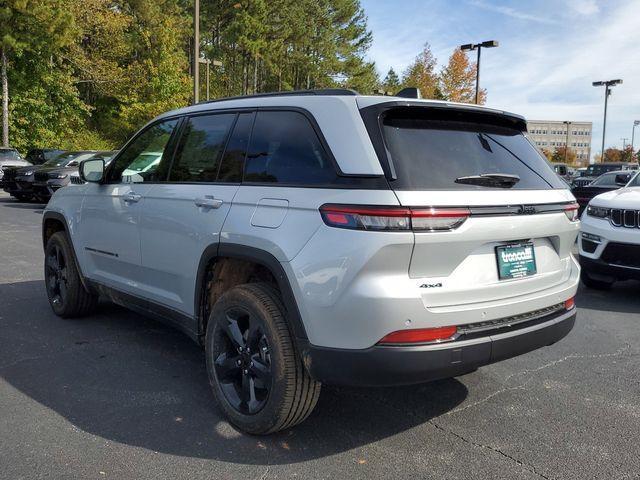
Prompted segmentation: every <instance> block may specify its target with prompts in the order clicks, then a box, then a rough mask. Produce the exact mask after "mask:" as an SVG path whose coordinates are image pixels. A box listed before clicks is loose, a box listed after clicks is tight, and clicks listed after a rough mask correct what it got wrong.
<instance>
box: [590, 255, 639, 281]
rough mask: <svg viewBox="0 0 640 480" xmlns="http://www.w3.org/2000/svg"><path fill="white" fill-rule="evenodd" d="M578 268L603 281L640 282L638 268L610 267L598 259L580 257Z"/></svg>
mask: <svg viewBox="0 0 640 480" xmlns="http://www.w3.org/2000/svg"><path fill="white" fill-rule="evenodd" d="M580 266H581V267H582V268H583V269H584V270H585V271H586V272H588V273H589V274H592V275H593V274H595V275H596V276H600V277H604V279H605V280H640V268H635V267H625V266H623V265H611V264H609V263H607V262H605V261H604V260H600V259H599V258H588V257H585V256H583V255H580Z"/></svg>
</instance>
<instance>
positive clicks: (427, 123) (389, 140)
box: [382, 108, 567, 190]
mask: <svg viewBox="0 0 640 480" xmlns="http://www.w3.org/2000/svg"><path fill="white" fill-rule="evenodd" d="M382 130H383V135H384V140H385V144H386V147H387V149H388V151H389V154H390V156H391V159H392V162H393V166H394V168H395V171H396V175H397V180H393V181H392V182H391V186H392V187H393V188H394V189H398V190H486V189H488V188H492V187H486V186H478V185H469V184H466V183H458V182H456V180H457V179H458V180H459V179H461V178H462V177H468V176H474V175H483V174H505V175H517V176H518V177H520V181H518V182H517V183H516V184H515V185H514V186H512V187H511V188H512V189H549V188H567V186H566V184H564V183H563V182H562V181H561V180H560V179H559V178H558V176H557V175H556V174H555V173H554V171H553V169H552V168H551V166H550V165H549V164H548V163H547V161H546V159H544V158H543V157H542V156H541V154H540V153H539V152H538V151H537V150H536V149H535V147H534V146H533V145H531V143H530V142H529V140H527V139H526V138H525V136H524V135H523V134H522V132H520V131H519V130H516V129H512V128H508V127H504V126H498V125H491V124H484V123H471V122H468V123H467V122H465V121H454V120H448V119H447V120H439V119H437V118H434V117H433V114H430V113H428V112H427V109H419V108H410V109H398V110H392V111H390V112H387V113H386V114H385V115H384V117H383V120H382ZM493 188H495V187H493Z"/></svg>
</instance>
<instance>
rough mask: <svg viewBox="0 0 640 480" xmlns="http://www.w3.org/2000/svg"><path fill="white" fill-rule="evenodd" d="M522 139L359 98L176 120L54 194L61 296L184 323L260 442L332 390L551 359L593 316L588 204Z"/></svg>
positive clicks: (434, 104)
mask: <svg viewBox="0 0 640 480" xmlns="http://www.w3.org/2000/svg"><path fill="white" fill-rule="evenodd" d="M525 130H526V122H525V119H524V118H523V117H521V116H518V115H514V114H510V113H505V112H502V111H497V110H493V109H488V108H485V107H481V106H477V105H457V104H449V103H446V102H438V101H432V100H417V99H411V98H406V97H385V96H371V97H369V96H360V95H357V94H355V92H353V91H350V90H327V91H309V92H293V93H284V94H267V95H256V96H249V97H242V98H235V99H226V100H222V101H216V102H207V103H201V104H197V105H194V106H191V107H186V108H182V109H179V110H175V111H172V112H169V113H166V114H164V115H161V116H160V117H158V118H156V119H155V120H153V121H152V122H151V123H149V124H148V125H147V126H145V127H144V128H143V129H142V130H141V131H140V132H139V133H138V134H136V135H135V136H134V137H133V139H131V140H130V141H129V142H128V143H127V144H126V145H125V147H124V148H123V149H122V150H121V151H120V152H119V153H118V155H117V156H116V157H115V158H114V160H113V161H112V162H111V164H110V165H109V166H108V167H106V168H105V167H104V162H103V161H102V160H86V161H84V162H82V163H81V165H80V176H81V178H82V179H83V180H86V181H88V182H89V183H87V184H85V185H78V186H76V187H74V188H63V189H60V190H58V191H57V192H56V193H55V194H54V195H53V197H52V198H51V201H50V202H49V204H48V205H47V207H46V209H45V212H44V214H43V242H44V250H45V275H44V277H45V282H46V291H47V295H48V298H49V303H50V305H51V308H52V309H53V311H54V312H55V313H56V314H57V315H59V316H61V317H75V316H82V315H86V314H88V313H89V312H91V311H92V310H93V309H94V308H95V307H96V305H97V299H98V294H102V295H104V296H105V297H106V298H109V299H111V300H113V301H114V302H116V303H119V304H121V305H125V306H128V307H129V308H132V309H134V310H136V311H138V312H141V313H144V314H147V315H153V316H155V317H157V318H159V319H163V320H165V321H167V322H169V323H172V324H173V325H176V326H177V327H179V328H181V329H182V330H183V331H185V332H186V333H187V334H188V335H190V336H191V337H192V338H193V339H195V340H196V341H197V342H199V343H200V344H202V345H203V346H204V349H205V354H206V355H205V357H206V364H207V371H208V375H209V380H210V383H211V385H212V389H213V394H214V396H215V398H216V399H217V401H218V403H219V405H220V408H221V409H222V411H223V412H224V413H225V414H226V416H227V418H228V419H229V420H230V421H231V422H232V423H233V424H235V425H237V426H238V427H239V428H241V429H243V430H245V431H247V432H251V433H256V434H265V433H270V432H274V431H278V430H281V429H285V428H289V427H291V426H293V425H295V424H297V423H299V422H301V421H303V420H304V419H305V418H306V417H307V416H308V415H309V413H310V412H311V411H312V410H313V408H314V406H315V404H316V402H317V399H318V396H319V394H320V388H321V384H322V383H326V384H337V385H361V386H365V385H366V386H372V385H405V384H412V383H420V382H426V381H431V380H434V379H438V378H445V377H451V376H457V375H461V374H464V373H467V372H470V371H472V370H474V369H476V368H478V367H480V366H482V365H486V364H489V363H492V362H497V361H500V360H503V359H506V358H510V357H513V356H515V355H520V354H523V353H525V352H528V351H531V350H533V349H536V348H540V347H543V346H546V345H550V344H552V343H554V342H556V341H558V340H559V339H561V338H563V337H564V336H565V335H567V334H568V333H569V331H570V330H571V329H572V328H573V325H574V321H575V317H576V310H575V307H574V302H573V298H574V295H575V293H576V289H577V284H578V281H579V280H578V279H579V266H578V263H577V261H576V260H575V259H574V258H573V256H572V254H571V248H572V246H573V244H574V242H575V239H576V236H577V234H578V229H579V222H578V217H577V209H578V205H577V203H575V199H574V198H573V196H572V195H571V192H570V191H569V190H568V189H567V188H566V185H565V184H564V183H563V182H562V181H561V180H560V179H559V178H558V177H557V175H556V174H555V173H554V171H553V169H551V167H550V166H549V164H548V163H547V161H546V159H545V158H544V157H543V156H542V155H541V154H540V153H539V152H538V151H537V150H536V149H535V147H534V146H532V145H531V143H529V142H528V141H527V139H526V138H525V137H524V135H523V132H524V131H525ZM158 153H161V156H160V161H159V162H157V163H155V164H154V166H153V168H149V169H146V171H144V173H143V174H139V173H134V174H129V173H125V172H130V171H131V170H137V169H138V168H137V165H139V163H140V161H141V158H143V157H148V156H149V155H150V154H153V155H157V154H158ZM134 166H135V167H136V168H133V167H134Z"/></svg>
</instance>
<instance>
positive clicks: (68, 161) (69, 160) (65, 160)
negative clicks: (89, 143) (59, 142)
mask: <svg viewBox="0 0 640 480" xmlns="http://www.w3.org/2000/svg"><path fill="white" fill-rule="evenodd" d="M93 155H94V152H64V153H61V154H59V155H58V156H57V157H54V158H52V159H51V160H47V161H46V162H44V163H43V164H42V165H43V166H45V167H67V166H73V165H77V164H78V163H80V162H81V161H82V160H86V159H87V158H91V157H92V156H93Z"/></svg>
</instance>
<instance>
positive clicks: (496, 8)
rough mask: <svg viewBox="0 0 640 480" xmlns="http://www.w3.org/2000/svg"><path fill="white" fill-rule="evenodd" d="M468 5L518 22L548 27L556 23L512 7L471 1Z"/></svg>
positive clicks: (479, 0)
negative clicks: (547, 25)
mask: <svg viewBox="0 0 640 480" xmlns="http://www.w3.org/2000/svg"><path fill="white" fill-rule="evenodd" d="M469 4H470V5H473V6H474V7H478V8H482V9H484V10H490V11H492V12H496V13H500V14H502V15H506V16H508V17H511V18H517V19H518V20H527V21H531V22H538V23H546V24H549V25H552V24H555V23H558V22H557V21H556V20H553V19H551V18H549V16H540V15H533V14H531V13H526V12H524V11H522V10H516V9H515V8H512V7H505V6H500V5H495V4H492V3H491V4H490V3H485V2H483V1H481V0H472V1H471V2H469Z"/></svg>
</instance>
